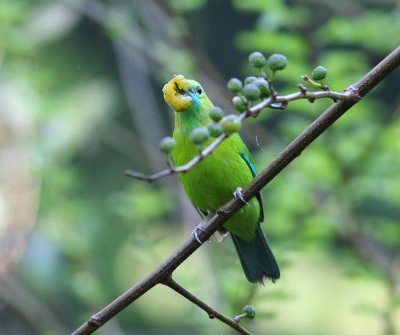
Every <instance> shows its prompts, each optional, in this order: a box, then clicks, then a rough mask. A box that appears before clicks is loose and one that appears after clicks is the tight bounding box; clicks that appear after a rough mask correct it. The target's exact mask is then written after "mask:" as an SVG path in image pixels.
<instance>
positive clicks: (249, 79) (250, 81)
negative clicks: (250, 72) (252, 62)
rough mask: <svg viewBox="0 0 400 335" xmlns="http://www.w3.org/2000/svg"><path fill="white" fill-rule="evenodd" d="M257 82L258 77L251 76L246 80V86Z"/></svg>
mask: <svg viewBox="0 0 400 335" xmlns="http://www.w3.org/2000/svg"><path fill="white" fill-rule="evenodd" d="M256 80H257V78H256V77H253V76H249V77H246V78H244V84H245V85H247V84H250V83H252V82H254V81H256Z"/></svg>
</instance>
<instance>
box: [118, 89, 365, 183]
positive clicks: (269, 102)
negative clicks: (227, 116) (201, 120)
mask: <svg viewBox="0 0 400 335" xmlns="http://www.w3.org/2000/svg"><path fill="white" fill-rule="evenodd" d="M298 87H299V92H295V93H292V94H288V95H285V96H280V95H277V96H271V97H269V98H267V99H265V100H263V101H262V102H260V103H258V104H257V105H255V106H253V107H251V108H249V109H248V110H246V111H245V112H243V113H242V114H240V115H239V116H238V119H239V120H240V121H243V120H245V119H247V118H248V117H250V116H253V117H256V116H257V115H258V114H259V113H260V112H261V110H262V109H264V108H267V107H271V108H276V107H274V106H275V104H276V103H280V104H281V106H282V107H280V108H281V109H284V108H286V107H287V105H288V104H289V102H291V101H295V100H300V99H306V100H309V101H311V102H313V101H315V100H317V99H323V98H331V99H333V100H334V101H337V100H342V101H347V100H356V99H357V98H358V97H357V96H356V94H355V93H354V92H353V91H351V90H349V91H347V92H345V93H338V92H333V91H327V90H325V91H318V92H308V91H307V89H306V88H305V87H304V86H303V85H301V84H300V85H298ZM228 136H229V135H227V134H222V135H220V136H219V137H217V138H216V139H215V140H214V141H213V142H212V143H210V144H209V145H208V146H207V147H206V148H204V149H202V150H201V151H200V152H199V154H198V155H197V156H195V157H194V158H192V159H191V160H190V161H189V162H187V163H186V164H184V165H181V166H177V167H174V166H171V167H169V168H168V169H165V170H162V171H159V172H156V173H153V174H151V175H147V174H144V173H141V172H138V171H133V170H127V171H126V172H125V174H126V175H127V176H128V177H132V178H134V179H138V180H144V181H148V182H152V181H155V180H159V179H162V178H164V177H168V176H170V175H173V174H177V173H182V172H188V171H189V170H190V169H191V168H192V167H193V166H195V165H196V164H198V163H199V162H201V161H202V160H203V159H204V158H205V157H207V156H209V155H211V154H212V153H213V152H214V150H215V149H217V148H218V146H219V145H220V144H221V143H222V142H223V141H224V140H225V139H226V138H227V137H228Z"/></svg>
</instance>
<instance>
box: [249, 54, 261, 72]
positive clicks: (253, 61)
mask: <svg viewBox="0 0 400 335" xmlns="http://www.w3.org/2000/svg"><path fill="white" fill-rule="evenodd" d="M249 63H250V65H252V66H254V67H256V68H259V69H261V68H262V67H263V66H264V65H265V57H264V55H263V54H262V53H261V52H258V51H255V52H252V53H251V54H250V56H249Z"/></svg>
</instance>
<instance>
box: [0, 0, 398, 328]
mask: <svg viewBox="0 0 400 335" xmlns="http://www.w3.org/2000/svg"><path fill="white" fill-rule="evenodd" d="M399 35H400V7H399V5H398V3H397V1H394V0H386V1H381V2H378V1H370V0H351V1H336V2H332V1H326V0H323V1H313V0H306V1H299V2H296V1H283V0H274V1H265V0H248V1H237V0H232V1H206V0H185V1H176V0H165V1H155V0H151V1H139V0H132V1H124V0H117V1H98V0H89V1H83V0H82V1H79V0H74V1H73V0H70V1H67V0H65V1H45V0H36V1H31V0H19V1H14V0H3V1H2V4H1V6H0V148H1V151H0V176H1V179H0V242H1V243H0V244H1V247H0V252H1V262H0V263H1V264H0V265H1V267H0V270H1V271H2V275H1V277H0V306H1V310H0V332H1V333H5V334H21V335H23V334H60V333H65V332H67V330H72V329H74V328H76V327H77V326H78V325H79V324H80V323H82V322H83V321H84V320H85V319H87V318H88V317H89V316H90V315H91V313H93V312H95V311H97V310H99V309H100V308H101V307H103V306H104V305H105V304H107V303H108V302H110V301H111V300H112V299H114V298H115V297H116V296H117V295H119V294H120V293H121V292H122V291H123V290H125V289H127V288H128V287H130V286H131V285H133V284H134V283H135V282H137V281H138V280H140V279H142V278H143V277H144V276H145V275H146V274H147V273H149V272H150V271H151V270H152V269H154V268H155V267H156V266H157V265H158V264H159V263H160V262H161V261H162V260H163V259H165V258H166V257H167V256H168V255H169V254H170V253H171V252H172V251H173V250H174V249H175V248H176V246H177V245H179V244H180V243H181V242H182V241H183V240H184V239H185V238H187V237H188V236H189V232H190V230H191V229H193V227H194V225H195V224H197V223H198V221H199V218H198V217H197V216H196V213H194V211H193V210H192V209H191V206H190V205H189V204H188V202H187V200H186V198H185V196H184V195H183V193H182V191H181V190H180V188H177V187H179V186H178V184H177V180H176V178H171V179H170V180H167V181H162V182H159V183H156V184H144V183H140V182H137V181H132V180H128V179H127V178H126V177H124V174H123V172H124V170H125V169H127V168H132V169H136V170H141V171H156V170H159V169H161V168H163V166H164V165H163V155H162V154H161V153H159V151H158V142H159V140H160V139H161V138H162V137H163V136H166V135H169V134H170V133H171V122H170V121H171V118H172V115H171V113H170V112H169V111H168V108H167V107H166V106H165V105H164V104H163V101H162V94H161V87H162V85H163V83H165V82H166V81H167V80H169V79H170V78H171V76H172V74H177V73H182V74H184V75H186V76H188V77H194V78H196V79H198V80H199V81H200V82H202V83H203V86H205V87H206V89H207V91H208V94H209V96H210V97H212V99H213V101H214V102H215V103H216V104H217V105H220V106H225V107H227V108H229V109H232V108H231V107H228V106H229V100H230V95H229V94H228V93H227V92H226V89H225V84H226V81H227V80H228V79H229V78H230V77H233V76H235V77H236V76H241V77H244V76H246V75H249V74H251V69H250V67H249V66H248V65H247V55H248V54H249V53H250V52H251V51H253V50H259V51H261V52H263V53H264V54H265V55H267V56H268V55H270V54H272V53H275V52H279V53H283V54H285V55H286V56H287V58H288V60H289V63H288V66H287V69H285V70H284V71H281V72H280V73H279V75H278V78H277V83H276V86H277V88H278V90H279V92H280V93H282V94H285V93H288V92H293V91H294V90H296V84H298V83H299V81H300V79H299V78H300V76H301V75H303V74H310V72H311V70H312V69H313V68H314V67H315V66H317V65H323V66H325V67H327V68H328V70H329V78H328V79H329V85H330V87H331V88H332V89H334V90H338V91H341V90H343V89H344V88H346V87H347V86H349V85H350V84H351V83H353V82H355V81H356V80H358V79H359V78H360V77H361V76H362V75H363V74H365V73H366V71H368V69H370V68H371V67H372V66H373V65H374V64H376V63H377V62H378V61H379V60H380V59H382V58H383V57H384V56H385V55H386V54H387V53H389V52H390V51H391V50H392V49H394V48H395V47H396V46H397V45H396V43H397V42H396V41H398V36H399ZM399 80H400V77H399V72H398V71H397V72H396V73H394V74H392V75H390V76H389V77H388V78H386V79H385V81H384V82H383V83H382V84H381V85H379V87H378V88H377V89H375V90H374V91H373V92H372V93H371V94H370V95H369V96H368V97H367V98H365V99H364V100H363V101H362V102H361V103H359V104H358V105H356V106H355V107H354V108H352V109H351V111H350V112H349V113H347V114H346V115H345V116H344V117H343V118H342V119H341V120H339V121H338V122H337V123H336V124H335V125H334V127H333V128H332V129H330V130H328V131H327V132H326V133H325V134H324V135H323V136H322V137H321V138H320V139H318V140H317V141H316V142H315V143H314V144H313V145H312V146H310V147H309V148H308V149H307V150H306V151H305V152H304V153H303V155H302V156H301V157H299V158H298V159H297V160H296V161H295V162H294V163H293V164H291V166H290V167H288V168H287V169H286V170H285V171H284V172H283V173H282V174H280V175H279V177H277V178H276V180H274V181H273V182H272V183H271V184H270V185H269V186H268V187H267V188H266V189H265V190H264V191H263V195H264V204H265V205H264V206H265V212H266V224H265V225H264V229H265V231H266V232H267V234H268V236H269V239H270V241H271V244H272V246H273V249H274V250H275V252H276V254H277V257H278V260H279V261H280V264H281V267H282V279H281V280H279V281H278V282H277V283H276V284H275V285H272V284H270V283H267V284H266V285H265V287H256V286H252V285H250V284H248V283H247V282H246V280H245V278H244V276H243V274H242V273H241V269H240V265H239V262H238V260H237V258H236V254H235V251H234V249H233V247H232V244H231V242H230V241H228V240H229V239H227V240H226V241H225V242H224V243H221V244H215V243H211V244H209V245H208V244H207V245H205V246H204V247H203V248H201V250H200V251H199V252H197V253H196V254H195V255H193V256H192V257H191V261H190V262H187V263H184V264H183V265H182V266H181V267H180V268H179V269H178V270H177V272H176V279H177V280H178V281H179V282H180V283H181V284H182V285H184V286H186V287H187V288H189V289H190V290H192V291H193V292H194V293H195V294H198V295H199V296H200V297H202V298H203V299H205V300H206V301H208V302H209V303H210V304H211V305H213V306H215V307H217V308H218V309H220V310H221V311H223V312H226V313H227V314H228V315H232V316H233V315H237V314H239V313H240V311H241V309H242V308H243V306H244V305H246V304H251V305H254V306H256V308H257V316H256V318H255V320H243V324H244V325H245V326H247V327H249V328H250V329H252V330H254V332H255V333H256V334H261V333H266V332H268V333H273V334H338V333H340V334H363V333H374V334H386V335H389V334H395V333H399V332H400V324H399V320H400V310H399V301H400V299H399V288H400V275H399V273H400V261H399V257H398V255H399V252H400V238H399V237H400V225H399V223H400V188H399V185H400V173H399V171H400V155H399V152H400V140H399V139H400V121H399V117H400V101H399V98H398V82H399ZM329 104H330V102H329V101H317V102H315V103H313V104H310V103H309V102H307V101H301V102H295V103H293V104H290V106H289V108H288V109H287V110H286V111H276V110H270V111H266V112H265V113H264V114H262V115H260V117H259V118H258V119H257V120H254V121H253V120H252V121H250V122H249V124H250V125H247V126H245V127H243V128H244V129H243V132H242V134H243V137H244V138H245V141H246V142H247V143H248V145H249V147H250V148H251V149H252V151H253V152H254V156H255V159H256V162H257V166H258V167H259V169H262V168H264V167H265V166H266V165H267V164H268V162H269V161H271V160H272V159H273V157H274V156H275V155H276V153H278V152H279V151H280V150H282V148H284V146H285V145H287V144H288V143H289V142H290V141H291V140H292V139H293V138H294V137H295V136H296V135H297V134H298V133H299V132H300V131H302V130H303V129H304V128H305V127H306V126H307V125H308V124H309V123H310V122H311V121H312V120H313V119H314V118H315V117H316V116H317V115H318V114H319V113H321V112H322V111H323V110H324V109H325V108H326V107H327V106H329ZM255 134H256V135H255ZM328 302H329V303H328ZM31 306H35V307H34V308H33V307H31ZM33 310H34V311H36V312H35V313H36V314H35V313H33V312H32V311H33ZM229 331H230V330H229V329H227V328H226V326H224V325H222V324H220V323H219V322H217V321H210V320H209V319H208V318H207V317H206V316H205V315H204V313H203V312H201V311H199V310H198V309H197V308H196V307H194V306H192V305H191V304H189V303H188V302H187V301H184V300H183V299H182V298H181V297H180V296H177V295H176V294H174V293H173V292H171V291H169V290H168V289H167V288H165V287H157V288H156V289H154V290H153V291H151V292H150V293H148V294H146V295H145V296H144V297H142V298H141V299H140V300H139V301H138V302H137V303H135V304H134V305H132V306H131V307H129V308H128V309H127V310H126V311H124V312H123V313H122V314H121V315H120V316H118V317H117V318H116V319H115V320H113V321H112V322H110V323H109V324H107V325H106V326H105V327H104V329H102V330H99V331H98V333H99V334H131V333H141V334H216V333H222V332H223V333H224V334H228V333H229Z"/></svg>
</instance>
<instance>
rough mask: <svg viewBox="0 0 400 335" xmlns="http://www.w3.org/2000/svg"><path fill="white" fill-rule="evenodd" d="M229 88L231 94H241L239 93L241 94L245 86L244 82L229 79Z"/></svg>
mask: <svg viewBox="0 0 400 335" xmlns="http://www.w3.org/2000/svg"><path fill="white" fill-rule="evenodd" d="M227 87H228V91H229V92H232V93H234V94H236V93H239V92H240V90H241V89H242V87H243V84H242V82H241V81H240V79H237V78H231V79H229V81H228V84H227Z"/></svg>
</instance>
